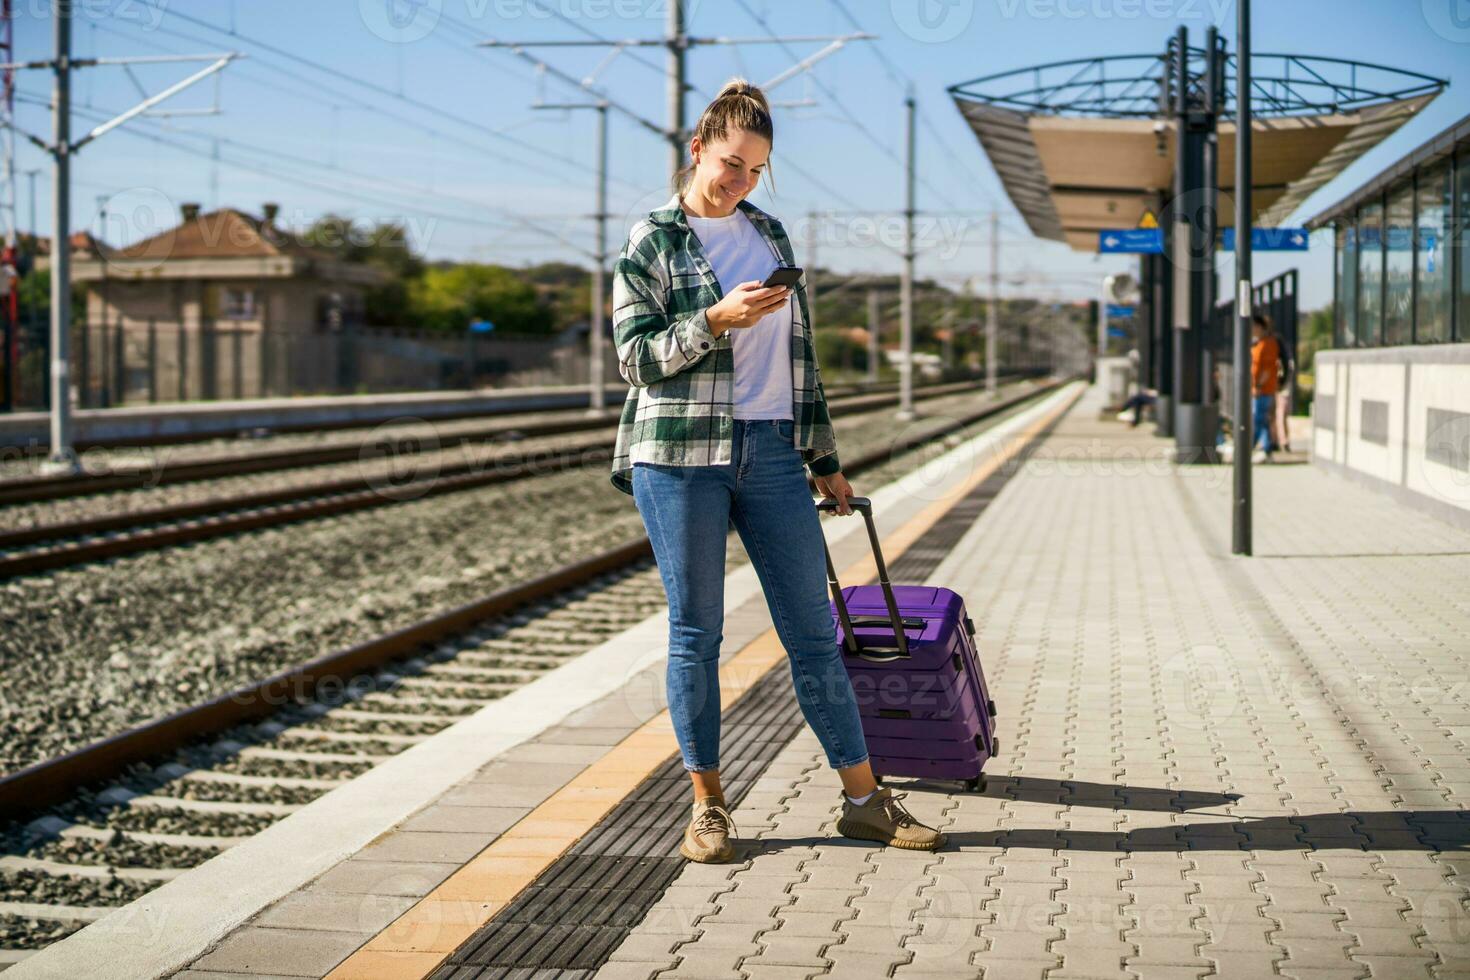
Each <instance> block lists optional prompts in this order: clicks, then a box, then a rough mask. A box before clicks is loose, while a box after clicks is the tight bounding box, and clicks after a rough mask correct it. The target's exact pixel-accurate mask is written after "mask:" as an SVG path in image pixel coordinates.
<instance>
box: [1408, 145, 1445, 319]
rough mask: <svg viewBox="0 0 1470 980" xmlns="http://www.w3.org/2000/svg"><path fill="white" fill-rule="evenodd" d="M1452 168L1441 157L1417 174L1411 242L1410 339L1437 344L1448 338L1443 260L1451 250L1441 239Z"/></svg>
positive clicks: (1443, 234) (1443, 230)
mask: <svg viewBox="0 0 1470 980" xmlns="http://www.w3.org/2000/svg"><path fill="white" fill-rule="evenodd" d="M1451 176H1452V172H1451V169H1450V165H1449V161H1448V160H1445V161H1444V162H1442V163H1439V164H1437V165H1435V166H1433V167H1429V168H1427V169H1426V170H1423V171H1421V172H1420V174H1419V191H1418V194H1419V217H1418V220H1417V222H1416V232H1417V236H1416V237H1417V241H1416V242H1415V251H1414V254H1415V256H1416V259H1415V268H1414V275H1415V277H1416V282H1415V311H1414V340H1415V341H1416V342H1417V343H1421V344H1437V343H1442V342H1444V341H1446V340H1449V339H1450V302H1451V300H1452V298H1453V297H1451V295H1450V286H1451V284H1452V283H1453V280H1454V277H1453V276H1452V275H1451V274H1450V269H1449V267H1448V266H1447V265H1446V261H1447V259H1448V258H1449V256H1450V255H1452V254H1453V250H1451V249H1450V248H1449V247H1448V246H1447V243H1446V241H1445V239H1446V238H1447V237H1448V235H1449V231H1450V207H1451V205H1452V203H1453V198H1452V196H1451V192H1452V191H1453V188H1452V187H1451V185H1450V178H1451Z"/></svg>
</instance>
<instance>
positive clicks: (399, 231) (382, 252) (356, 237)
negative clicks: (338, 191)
mask: <svg viewBox="0 0 1470 980" xmlns="http://www.w3.org/2000/svg"><path fill="white" fill-rule="evenodd" d="M302 237H303V242H304V244H307V245H310V246H312V247H313V248H320V249H323V250H325V251H328V252H331V253H332V254H333V255H335V256H337V257H338V258H340V259H342V260H343V261H345V262H362V263H365V264H367V265H370V266H374V267H375V268H378V269H381V270H383V271H384V272H386V273H388V275H389V277H390V278H389V279H388V281H387V282H385V283H384V284H382V285H381V286H373V287H371V288H369V289H368V290H367V292H366V294H365V295H364V297H363V302H364V307H365V309H366V314H367V322H368V323H369V324H372V325H374V326H402V325H405V324H411V323H412V322H413V312H412V310H411V308H410V302H409V284H410V283H411V282H412V281H413V280H415V279H417V278H418V277H419V276H420V275H422V274H423V271H424V260H423V257H422V256H420V255H419V254H418V253H416V252H415V251H414V250H413V243H412V242H411V241H409V237H408V229H407V228H405V227H404V226H403V225H401V224H398V223H397V222H391V221H380V222H377V223H376V224H372V225H367V224H362V223H359V222H355V221H353V219H351V218H349V217H346V216H345V215H338V214H331V213H328V214H325V215H323V216H322V217H320V218H318V219H317V220H316V221H315V222H313V224H312V226H311V227H310V228H308V229H307V231H306V234H305V235H304V236H302Z"/></svg>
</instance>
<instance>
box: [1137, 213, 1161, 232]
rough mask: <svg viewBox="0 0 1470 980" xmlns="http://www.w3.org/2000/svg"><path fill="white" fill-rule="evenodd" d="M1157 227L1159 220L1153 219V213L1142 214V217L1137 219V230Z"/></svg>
mask: <svg viewBox="0 0 1470 980" xmlns="http://www.w3.org/2000/svg"><path fill="white" fill-rule="evenodd" d="M1158 226H1159V219H1158V218H1155V217H1154V213H1153V212H1152V211H1145V212H1143V217H1141V218H1139V219H1138V227H1139V228H1157V227H1158Z"/></svg>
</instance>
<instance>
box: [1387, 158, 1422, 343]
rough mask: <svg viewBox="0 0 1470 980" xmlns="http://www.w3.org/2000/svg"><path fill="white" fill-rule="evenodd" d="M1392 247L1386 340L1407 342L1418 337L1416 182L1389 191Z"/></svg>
mask: <svg viewBox="0 0 1470 980" xmlns="http://www.w3.org/2000/svg"><path fill="white" fill-rule="evenodd" d="M1384 243H1385V245H1386V246H1387V248H1388V256H1387V258H1388V261H1387V263H1385V270H1384V271H1385V272H1386V273H1387V276H1388V278H1387V279H1386V280H1385V282H1384V294H1383V299H1384V305H1383V342H1384V343H1385V344H1407V343H1409V342H1411V341H1412V340H1413V339H1414V334H1413V329H1414V183H1413V181H1410V182H1408V183H1406V184H1404V185H1403V186H1402V187H1395V188H1394V189H1393V190H1391V191H1390V192H1389V194H1388V218H1387V227H1386V228H1385V231H1384Z"/></svg>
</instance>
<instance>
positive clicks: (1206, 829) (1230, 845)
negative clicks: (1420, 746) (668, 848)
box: [749, 776, 1470, 853]
mask: <svg viewBox="0 0 1470 980" xmlns="http://www.w3.org/2000/svg"><path fill="white" fill-rule="evenodd" d="M886 785H889V786H891V787H892V788H894V789H897V790H903V789H908V788H912V789H916V790H930V791H934V792H938V793H953V792H955V790H956V786H957V784H956V783H954V782H952V781H946V780H937V779H906V780H902V781H900V782H890V783H888V784H886ZM962 795H964V796H983V797H989V798H992V799H999V800H1005V801H1008V802H1014V803H1037V804H1042V805H1046V806H1074V807H1093V808H1101V809H1107V810H1120V811H1121V810H1127V811H1132V812H1154V813H1190V812H1194V811H1201V810H1208V809H1210V808H1214V807H1225V806H1229V805H1231V804H1233V803H1236V802H1238V801H1239V800H1240V799H1241V794H1239V793H1229V792H1224V793H1218V792H1207V791H1204V790H1190V789H1169V788H1167V787H1157V786H1127V785H1121V784H1113V783H1091V782H1085V781H1082V780H1075V779H1039V778H1036V777H1033V776H988V777H986V785H985V788H984V790H983V791H982V792H979V793H965V794H962ZM1201 817H1202V818H1203V819H1201V820H1200V821H1199V822H1198V823H1184V824H1175V825H1172V826H1167V827H1142V828H1139V829H1137V830H1129V831H1105V830H1069V829H1067V828H1065V827H1036V828H1025V827H1017V828H1009V829H993V830H983V829H977V830H965V829H957V828H945V836H946V837H947V841H946V843H945V846H944V848H943V850H954V849H959V848H966V847H974V848H996V847H1001V848H1037V849H1041V850H1049V851H1051V850H1064V851H1065V850H1071V851H1116V852H1120V853H1128V852H1136V851H1210V850H1225V851H1236V850H1240V851H1252V850H1256V851H1260V850H1315V849H1318V848H1334V849H1344V848H1345V849H1349V850H1363V851H1370V850H1371V851H1397V850H1423V851H1465V850H1470V813H1467V812H1465V811H1461V810H1451V809H1444V810H1368V811H1360V810H1349V811H1346V812H1342V813H1338V812H1330V813H1312V814H1302V815H1281V814H1272V815H1269V816H1260V817H1251V816H1242V815H1235V814H1226V813H1213V814H1208V815H1206V814H1203V813H1202V814H1201ZM817 844H821V845H823V846H832V845H836V846H851V847H877V846H878V845H876V844H872V843H869V842H866V841H857V840H851V839H849V838H846V837H840V836H832V837H799V838H789V837H774V838H773V837H767V838H762V839H759V840H753V841H750V842H749V846H750V849H751V850H752V851H756V852H759V853H767V852H774V851H781V850H785V849H787V848H793V847H811V846H813V845H817Z"/></svg>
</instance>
